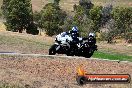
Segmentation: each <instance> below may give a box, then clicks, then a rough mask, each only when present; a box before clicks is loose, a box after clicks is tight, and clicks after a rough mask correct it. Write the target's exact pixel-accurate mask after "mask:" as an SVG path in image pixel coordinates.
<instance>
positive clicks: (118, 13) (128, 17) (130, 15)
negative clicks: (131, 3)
mask: <svg viewBox="0 0 132 88" xmlns="http://www.w3.org/2000/svg"><path fill="white" fill-rule="evenodd" d="M112 18H113V19H114V21H115V29H116V30H118V32H117V33H118V34H119V35H120V34H124V37H125V38H126V39H127V38H128V36H127V35H128V33H129V32H130V30H131V29H132V28H131V24H132V8H131V7H128V8H125V7H116V8H114V9H113V10H112Z"/></svg>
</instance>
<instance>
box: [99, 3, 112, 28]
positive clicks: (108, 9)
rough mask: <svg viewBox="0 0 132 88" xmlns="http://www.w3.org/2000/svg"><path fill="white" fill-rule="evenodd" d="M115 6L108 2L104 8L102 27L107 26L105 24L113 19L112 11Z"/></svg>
mask: <svg viewBox="0 0 132 88" xmlns="http://www.w3.org/2000/svg"><path fill="white" fill-rule="evenodd" d="M112 9H113V6H112V5H111V4H108V5H106V6H104V7H103V8H102V13H101V15H102V19H101V25H102V27H103V26H105V24H106V23H107V22H108V21H109V20H110V19H111V12H112Z"/></svg>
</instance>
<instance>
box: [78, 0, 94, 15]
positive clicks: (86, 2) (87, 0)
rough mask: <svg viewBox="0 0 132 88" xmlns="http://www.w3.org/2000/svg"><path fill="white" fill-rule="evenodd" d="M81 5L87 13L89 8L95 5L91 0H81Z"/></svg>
mask: <svg viewBox="0 0 132 88" xmlns="http://www.w3.org/2000/svg"><path fill="white" fill-rule="evenodd" d="M79 5H80V6H81V7H82V8H83V9H84V11H85V13H86V14H87V15H88V13H89V10H90V9H91V8H92V7H93V6H94V4H93V3H92V2H91V0H80V1H79Z"/></svg>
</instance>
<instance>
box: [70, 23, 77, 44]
mask: <svg viewBox="0 0 132 88" xmlns="http://www.w3.org/2000/svg"><path fill="white" fill-rule="evenodd" d="M68 33H69V34H70V35H71V37H72V39H73V42H74V43H78V42H79V39H78V37H79V32H78V28H77V26H73V27H72V30H70V31H69V32H68Z"/></svg>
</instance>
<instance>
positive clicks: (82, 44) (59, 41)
mask: <svg viewBox="0 0 132 88" xmlns="http://www.w3.org/2000/svg"><path fill="white" fill-rule="evenodd" d="M95 50H97V45H95V44H91V41H89V40H88V38H81V37H80V38H78V42H76V41H74V40H73V38H72V37H71V36H69V35H67V36H65V37H62V36H61V35H57V36H56V39H55V43H54V44H53V45H52V46H51V48H50V49H49V55H55V54H56V53H58V54H66V55H67V56H74V55H75V56H83V57H86V58H90V57H91V56H92V55H93V53H94V51H95Z"/></svg>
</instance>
